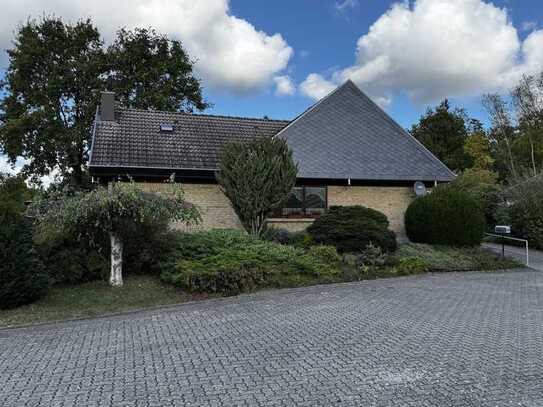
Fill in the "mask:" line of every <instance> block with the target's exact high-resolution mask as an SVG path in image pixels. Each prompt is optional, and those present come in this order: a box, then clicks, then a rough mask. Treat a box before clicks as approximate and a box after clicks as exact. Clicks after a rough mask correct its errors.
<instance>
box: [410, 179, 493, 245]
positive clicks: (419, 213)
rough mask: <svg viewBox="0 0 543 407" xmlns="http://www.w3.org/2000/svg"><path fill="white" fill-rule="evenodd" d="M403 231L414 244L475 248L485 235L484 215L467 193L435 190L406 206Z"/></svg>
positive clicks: (453, 190)
mask: <svg viewBox="0 0 543 407" xmlns="http://www.w3.org/2000/svg"><path fill="white" fill-rule="evenodd" d="M405 230H406V233H407V237H408V238H409V240H411V241H412V242H416V243H428V244H438V245H450V246H478V245H479V244H481V242H482V240H483V236H484V232H485V215H484V212H483V209H482V208H481V206H480V205H479V203H478V202H477V201H476V200H475V199H474V198H473V197H472V196H471V195H470V194H468V193H467V192H463V191H460V190H458V189H456V188H451V187H447V186H444V187H436V188H435V189H434V191H433V192H432V193H430V194H427V195H425V196H422V197H418V198H417V199H415V200H414V201H413V202H412V203H411V205H409V207H408V208H407V211H406V214H405Z"/></svg>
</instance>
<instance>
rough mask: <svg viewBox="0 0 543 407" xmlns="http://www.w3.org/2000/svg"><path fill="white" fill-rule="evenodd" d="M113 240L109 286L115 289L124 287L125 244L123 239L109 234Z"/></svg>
mask: <svg viewBox="0 0 543 407" xmlns="http://www.w3.org/2000/svg"><path fill="white" fill-rule="evenodd" d="M109 237H110V240H111V275H110V277H109V284H111V285H112V286H113V287H120V286H122V285H123V242H122V240H121V238H120V237H119V236H118V235H117V234H115V233H110V234H109Z"/></svg>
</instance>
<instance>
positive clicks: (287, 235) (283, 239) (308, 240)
mask: <svg viewBox="0 0 543 407" xmlns="http://www.w3.org/2000/svg"><path fill="white" fill-rule="evenodd" d="M261 238H262V239H263V240H268V241H270V242H275V243H279V244H289V245H293V246H299V247H309V246H311V245H312V244H313V243H314V242H313V238H312V237H311V235H310V234H309V233H308V232H307V231H305V230H301V231H298V232H290V231H288V230H286V229H277V228H273V227H272V228H266V230H265V231H264V233H263V234H262V236H261Z"/></svg>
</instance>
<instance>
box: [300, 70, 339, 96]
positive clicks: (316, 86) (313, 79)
mask: <svg viewBox="0 0 543 407" xmlns="http://www.w3.org/2000/svg"><path fill="white" fill-rule="evenodd" d="M335 87H336V85H335V84H334V83H332V82H330V81H327V80H326V79H324V78H323V77H322V76H321V75H319V74H316V73H312V74H309V75H308V77H307V78H306V79H305V81H303V82H302V83H301V84H300V91H301V92H302V94H303V95H305V96H309V97H310V98H313V99H316V100H317V99H321V98H323V97H324V96H326V95H327V94H329V93H330V92H331V91H332V90H334V88H335Z"/></svg>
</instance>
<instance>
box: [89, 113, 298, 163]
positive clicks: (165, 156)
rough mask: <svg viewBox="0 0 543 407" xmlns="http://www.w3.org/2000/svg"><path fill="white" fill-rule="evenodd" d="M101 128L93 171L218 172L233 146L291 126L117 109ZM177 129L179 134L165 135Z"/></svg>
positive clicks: (98, 128) (97, 129) (96, 138)
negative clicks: (165, 127)
mask: <svg viewBox="0 0 543 407" xmlns="http://www.w3.org/2000/svg"><path fill="white" fill-rule="evenodd" d="M115 116H116V119H115V122H112V121H101V120H99V118H98V120H97V121H96V123H95V131H94V137H93V145H92V151H91V159H90V164H89V165H90V167H91V169H92V167H130V168H153V169H175V170H179V169H216V168H217V162H218V154H219V152H220V150H221V148H222V147H223V146H224V145H225V144H226V143H228V142H232V141H240V142H243V141H247V140H252V139H254V138H257V137H271V136H273V135H274V134H276V133H277V132H278V131H279V130H281V129H282V128H283V127H285V126H286V125H287V124H288V123H289V122H288V121H284V120H267V119H248V118H242V117H225V116H210V115H201V114H190V113H175V112H174V113H171V112H160V111H150V110H149V111H147V110H136V109H122V108H116V110H115ZM164 123H171V124H173V125H174V132H173V133H167V132H160V125H161V124H164Z"/></svg>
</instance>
